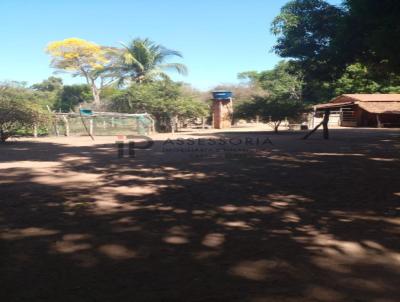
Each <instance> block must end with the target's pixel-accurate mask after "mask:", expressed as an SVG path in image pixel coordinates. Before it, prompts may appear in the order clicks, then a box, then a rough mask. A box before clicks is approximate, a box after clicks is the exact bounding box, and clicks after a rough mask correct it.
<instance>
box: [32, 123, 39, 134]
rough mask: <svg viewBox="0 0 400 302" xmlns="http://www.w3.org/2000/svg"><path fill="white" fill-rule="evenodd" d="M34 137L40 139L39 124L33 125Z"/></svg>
mask: <svg viewBox="0 0 400 302" xmlns="http://www.w3.org/2000/svg"><path fill="white" fill-rule="evenodd" d="M33 137H38V129H37V124H36V123H35V124H33Z"/></svg>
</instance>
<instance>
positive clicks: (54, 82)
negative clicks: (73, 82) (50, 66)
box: [31, 77, 63, 92]
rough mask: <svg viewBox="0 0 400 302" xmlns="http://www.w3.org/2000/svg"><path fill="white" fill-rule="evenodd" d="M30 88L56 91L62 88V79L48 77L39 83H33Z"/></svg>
mask: <svg viewBox="0 0 400 302" xmlns="http://www.w3.org/2000/svg"><path fill="white" fill-rule="evenodd" d="M31 88H32V89H34V90H37V91H43V92H57V91H60V90H62V88H63V81H62V79H61V78H57V77H49V78H48V79H47V80H43V81H42V82H41V83H38V84H33V85H32V86H31Z"/></svg>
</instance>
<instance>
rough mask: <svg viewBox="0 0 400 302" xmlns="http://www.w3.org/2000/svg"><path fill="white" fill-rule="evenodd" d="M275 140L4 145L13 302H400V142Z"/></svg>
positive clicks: (360, 134) (2, 265)
mask: <svg viewBox="0 0 400 302" xmlns="http://www.w3.org/2000/svg"><path fill="white" fill-rule="evenodd" d="M261 130H262V129H261V128H236V129H231V130H228V131H216V130H193V131H187V132H184V133H178V134H175V135H174V136H172V135H171V134H169V135H167V134H157V135H153V136H152V139H153V142H154V145H153V146H152V147H151V148H149V149H147V150H142V149H140V148H141V146H143V142H142V143H140V142H139V139H138V138H135V139H133V141H134V142H135V143H136V145H135V148H134V149H131V157H130V156H129V154H128V143H129V141H132V140H129V139H127V138H122V137H120V138H116V137H97V138H96V140H95V141H94V142H93V141H91V140H90V139H89V138H87V137H70V138H66V137H59V138H54V137H53V138H39V139H18V140H14V141H10V142H9V143H7V144H4V145H0V194H1V195H0V199H1V207H0V284H1V286H0V301H6V302H12V301H74V302H80V301H82V302H83V301H84V302H87V301H107V302H108V301H251V302H266V301H346V302H348V301H357V302H361V301H371V302H372V301H373V302H395V301H400V288H399V286H398V285H399V280H400V240H399V238H400V237H399V235H400V215H399V214H400V156H399V154H400V153H399V151H400V130H399V129H391V130H389V129H335V130H332V131H331V139H330V140H329V141H324V140H322V139H321V133H316V134H315V135H314V136H313V137H311V138H310V139H309V140H306V141H304V140H301V139H300V138H301V136H302V135H303V133H301V132H283V133H281V134H278V135H275V134H273V133H271V132H264V131H261ZM116 141H124V142H125V144H124V152H125V153H124V156H123V157H118V149H117V146H116V143H115V142H116ZM131 146H132V145H131ZM133 151H134V152H133ZM133 153H134V154H133Z"/></svg>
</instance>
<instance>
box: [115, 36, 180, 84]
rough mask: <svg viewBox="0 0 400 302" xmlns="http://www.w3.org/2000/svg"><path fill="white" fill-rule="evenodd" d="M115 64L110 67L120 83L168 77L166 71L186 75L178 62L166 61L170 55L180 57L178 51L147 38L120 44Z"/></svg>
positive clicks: (141, 81)
mask: <svg viewBox="0 0 400 302" xmlns="http://www.w3.org/2000/svg"><path fill="white" fill-rule="evenodd" d="M122 45H123V48H122V49H121V51H120V54H119V57H118V60H117V62H116V64H115V65H114V66H113V67H112V71H113V73H115V74H116V75H117V77H118V83H119V84H120V85H122V84H124V83H125V82H127V81H133V82H136V83H143V82H146V81H151V80H154V79H156V78H168V75H167V74H166V72H167V71H171V70H172V71H176V72H178V73H179V74H183V75H186V74H187V68H186V66H185V65H183V64H180V63H166V61H167V60H168V59H169V58H170V57H180V58H182V54H181V53H180V52H178V51H175V50H171V49H168V48H166V47H164V46H162V45H159V44H156V43H154V42H152V41H150V40H149V39H140V38H137V39H134V40H133V41H132V42H131V43H130V44H128V45H125V44H122Z"/></svg>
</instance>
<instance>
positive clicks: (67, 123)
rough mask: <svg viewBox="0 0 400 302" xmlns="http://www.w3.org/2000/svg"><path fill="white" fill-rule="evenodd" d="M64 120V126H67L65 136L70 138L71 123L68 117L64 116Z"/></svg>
mask: <svg viewBox="0 0 400 302" xmlns="http://www.w3.org/2000/svg"><path fill="white" fill-rule="evenodd" d="M63 120H64V126H65V136H69V121H68V117H66V116H65V115H63Z"/></svg>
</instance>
